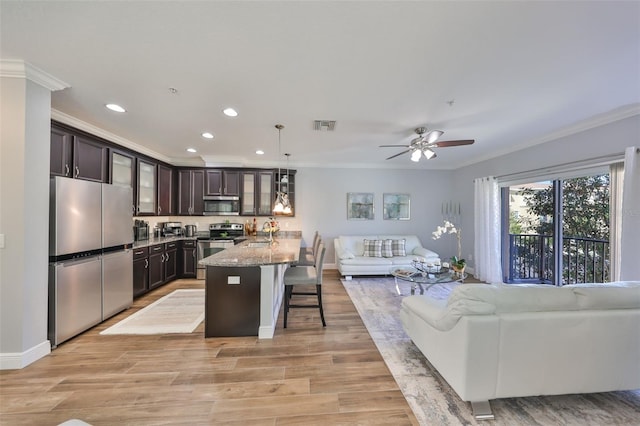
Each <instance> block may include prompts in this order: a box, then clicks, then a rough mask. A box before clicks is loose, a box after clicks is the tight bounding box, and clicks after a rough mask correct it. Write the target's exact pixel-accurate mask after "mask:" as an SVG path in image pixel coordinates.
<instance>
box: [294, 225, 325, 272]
mask: <svg viewBox="0 0 640 426" xmlns="http://www.w3.org/2000/svg"><path fill="white" fill-rule="evenodd" d="M321 242H322V237H321V236H320V234H319V233H318V231H316V233H315V235H314V236H313V245H312V246H311V247H301V248H300V255H299V256H298V261H297V262H295V263H294V264H292V265H291V266H313V265H315V262H316V259H315V257H316V252H317V251H318V245H320V243H321Z"/></svg>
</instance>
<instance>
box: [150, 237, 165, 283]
mask: <svg viewBox="0 0 640 426" xmlns="http://www.w3.org/2000/svg"><path fill="white" fill-rule="evenodd" d="M164 282H165V280H164V244H156V245H153V246H150V247H149V290H151V289H152V288H156V287H158V286H159V285H162V284H164Z"/></svg>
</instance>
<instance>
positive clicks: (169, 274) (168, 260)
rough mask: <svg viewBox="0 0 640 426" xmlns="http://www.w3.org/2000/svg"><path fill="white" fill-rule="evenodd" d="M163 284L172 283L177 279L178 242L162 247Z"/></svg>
mask: <svg viewBox="0 0 640 426" xmlns="http://www.w3.org/2000/svg"><path fill="white" fill-rule="evenodd" d="M163 262H164V282H163V283H167V282H169V281H173V280H175V279H176V278H177V277H178V242H176V241H174V242H172V243H166V244H165V245H164V260H163Z"/></svg>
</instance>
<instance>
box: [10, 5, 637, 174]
mask: <svg viewBox="0 0 640 426" xmlns="http://www.w3.org/2000/svg"><path fill="white" fill-rule="evenodd" d="M0 18H1V27H0V36H1V37H0V57H1V58H2V59H22V60H24V61H26V62H28V63H29V64H31V65H33V66H35V67H37V68H40V69H41V70H43V71H45V72H47V73H49V74H51V75H53V76H55V77H56V78H58V79H60V80H62V81H64V82H66V83H68V84H69V85H70V88H68V89H65V90H62V91H58V92H54V93H53V95H52V107H53V108H54V109H55V110H57V111H59V112H61V113H63V114H68V115H70V116H72V117H75V118H77V119H79V120H82V121H84V122H86V123H89V124H91V125H94V126H97V127H99V128H102V129H105V130H106V131H108V132H111V133H113V134H115V135H118V136H120V137H123V138H126V139H127V140H129V141H132V142H134V143H135V144H139V145H142V146H144V147H147V148H149V149H151V150H153V151H155V152H157V153H159V154H161V156H162V158H166V159H170V161H171V162H173V163H174V164H188V163H190V162H194V161H196V160H197V161H199V162H200V163H202V159H201V157H200V156H204V157H205V158H207V159H208V161H209V162H210V163H211V164H213V162H215V163H219V164H229V165H238V166H239V165H244V166H251V165H256V166H274V165H276V164H278V162H281V161H284V155H278V136H277V130H276V129H275V128H274V125H275V124H276V123H282V124H284V125H285V129H284V130H283V131H282V141H281V144H282V149H281V151H280V153H281V154H284V153H285V152H289V153H291V157H290V161H291V165H292V166H297V167H300V166H309V167H313V166H323V167H327V166H336V167H395V168H399V167H402V168H405V167H419V168H434V169H442V168H454V167H458V166H460V165H464V164H470V163H473V162H475V161H480V160H483V159H486V158H490V157H493V156H496V155H499V154H503V153H506V152H510V151H513V150H517V149H521V148H523V147H526V146H530V145H533V144H536V143H541V142H544V141H546V140H549V139H551V138H553V137H557V136H559V135H564V134H567V133H568V132H572V131H576V130H580V129H585V128H589V126H592V125H594V124H601V123H603V122H606V121H611V120H613V119H616V118H621V117H623V116H629V115H632V114H637V113H640V2H638V1H626V2H613V1H602V2H599V1H589V2H576V1H571V2H567V1H560V2H551V1H545V2H537V1H526V2H524V1H519V2H503V1H501V2H483V1H472V2H461V1H447V2H444V1H442V2H431V1H428V2H420V1H411V2H404V1H388V2H387V1H339V2H328V1H322V2H320V1H317V2H315V1H300V2H296V1H288V2H274V1H259V2H248V1H234V2H226V1H173V2H168V1H165V2H160V1H127V2H121V1H100V2H96V1H93V2H89V1H84V2H77V1H70V2H62V1H46V2H36V1H5V0H1V1H0ZM171 87H173V88H176V89H177V90H178V92H177V93H176V94H172V93H170V91H169V88H171ZM450 101H453V104H452V105H449V103H450ZM109 102H115V103H118V104H120V105H122V106H124V107H125V108H126V109H127V111H128V112H127V113H126V114H116V113H113V112H111V111H108V110H106V109H105V108H104V104H106V103H109ZM227 106H233V107H234V108H236V109H237V110H238V111H239V113H240V115H239V116H238V117H236V118H233V119H230V118H227V117H225V116H224V115H223V114H222V113H221V111H222V109H223V108H224V107H227ZM316 119H321V120H336V121H337V124H336V128H335V131H334V132H318V131H314V130H313V121H314V120H316ZM418 126H426V127H427V128H429V129H441V130H444V131H445V134H444V135H443V137H442V138H441V140H448V139H475V140H476V143H475V144H474V145H471V146H461V147H452V148H440V149H438V150H437V154H438V157H437V158H436V159H433V160H430V161H425V160H424V159H423V160H422V161H421V162H420V163H418V164H416V163H413V162H411V161H410V160H409V155H408V154H406V155H403V156H400V157H397V158H395V159H393V160H389V161H385V158H386V157H388V156H391V155H393V154H395V153H397V152H399V149H396V148H379V147H378V146H379V145H382V144H403V143H408V142H409V141H410V140H411V139H412V138H413V137H414V136H415V135H414V134H413V129H414V128H415V127H418ZM206 130H208V131H211V132H213V133H214V134H215V139H214V140H213V141H208V140H205V139H203V138H202V137H201V136H200V134H201V133H202V132H203V131H206ZM188 147H193V148H196V149H197V150H198V153H197V154H189V153H188V152H186V151H185V150H186V148H188ZM256 149H263V150H264V151H265V152H266V154H265V155H264V156H261V157H260V156H257V155H256V154H255V151H256ZM194 164H195V163H194Z"/></svg>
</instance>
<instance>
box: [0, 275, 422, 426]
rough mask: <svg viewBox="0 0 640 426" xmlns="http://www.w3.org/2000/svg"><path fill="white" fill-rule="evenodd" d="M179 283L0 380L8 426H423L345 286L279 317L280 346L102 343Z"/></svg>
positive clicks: (194, 338) (162, 340)
mask: <svg viewBox="0 0 640 426" xmlns="http://www.w3.org/2000/svg"><path fill="white" fill-rule="evenodd" d="M202 287H203V281H197V280H178V281H175V282H173V283H171V284H168V285H166V286H164V287H161V288H159V289H157V290H155V291H153V292H152V293H150V294H147V295H145V296H143V297H142V298H139V299H136V300H135V301H134V306H133V307H132V308H130V309H129V310H127V311H125V312H123V313H121V314H119V315H117V316H115V317H114V318H112V319H110V320H108V321H106V322H104V323H103V324H100V325H99V326H96V327H94V328H93V329H91V330H89V331H87V332H85V333H84V334H82V335H80V336H78V337H76V338H74V339H72V340H70V341H67V342H66V343H63V344H62V345H60V346H59V347H58V348H57V349H55V350H54V351H52V353H51V355H49V356H47V357H45V358H43V359H40V360H38V361H37V362H35V363H33V364H31V365H30V366H28V367H26V368H24V369H22V370H14V371H0V424H1V425H57V424H58V423H61V422H63V421H66V420H68V419H71V418H77V419H81V420H84V421H86V422H87V423H90V424H93V425H148V424H154V425H158V424H180V425H191V424H216V425H221V424H224V425H234V424H237V425H247V424H251V425H298V424H304V425H315V424H324V425H326V424H361V425H384V424H388V425H417V424H418V423H417V421H416V419H415V417H414V415H413V413H412V412H411V409H410V408H409V405H408V404H407V402H406V400H405V399H404V397H403V395H402V393H401V392H400V390H399V389H398V385H397V384H396V382H395V381H394V379H393V377H392V375H391V373H390V372H389V370H388V368H387V366H386V365H385V363H384V361H383V359H382V357H381V355H380V353H379V352H378V350H377V349H376V346H375V344H374V343H373V341H372V340H371V337H370V336H369V334H368V333H367V330H366V328H365V327H364V325H363V323H362V321H361V320H360V317H359V316H358V313H357V312H356V309H355V307H354V306H353V304H352V303H351V300H350V299H349V296H348V295H347V293H346V292H345V290H344V288H343V287H342V284H341V283H340V281H339V276H338V274H337V271H335V270H333V271H331V270H330V271H325V274H324V285H323V298H324V300H323V301H324V306H325V318H326V320H327V327H326V328H323V327H322V325H321V323H320V319H319V316H318V311H317V310H316V309H297V310H292V311H290V316H289V324H288V328H287V329H286V330H285V329H283V328H282V313H281V314H280V319H279V323H278V327H277V331H276V334H275V336H274V338H273V339H272V340H258V339H257V338H253V337H250V338H248V337H242V338H211V339H205V338H204V337H203V326H204V325H203V324H201V325H200V326H199V327H198V329H196V331H195V332H194V333H191V334H174V335H161V336H100V335H99V334H98V333H99V332H100V331H102V330H104V329H105V328H107V327H109V326H111V325H113V324H115V323H116V322H118V321H120V320H121V319H123V318H125V317H126V316H128V315H131V314H132V313H133V312H135V311H137V310H139V309H140V308H142V307H144V306H146V305H148V304H149V303H151V302H153V301H155V300H157V299H158V298H160V297H162V296H164V295H165V294H168V293H170V292H171V291H173V290H175V289H178V288H202Z"/></svg>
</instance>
